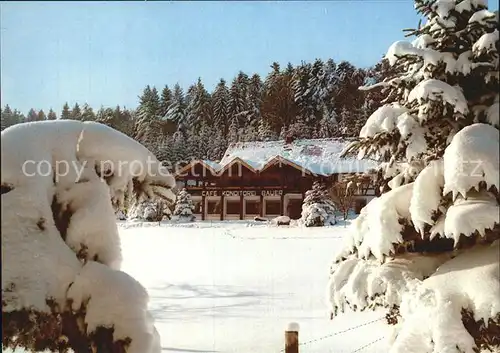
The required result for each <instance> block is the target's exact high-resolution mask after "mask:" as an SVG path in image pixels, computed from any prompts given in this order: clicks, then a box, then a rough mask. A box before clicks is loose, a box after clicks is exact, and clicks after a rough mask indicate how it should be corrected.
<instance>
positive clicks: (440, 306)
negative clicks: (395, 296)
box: [389, 241, 500, 353]
mask: <svg viewBox="0 0 500 353" xmlns="http://www.w3.org/2000/svg"><path fill="white" fill-rule="evenodd" d="M499 245H500V243H499V241H496V242H495V243H493V244H491V245H488V246H484V245H483V246H477V247H476V248H475V249H473V250H469V251H465V252H463V253H462V254H459V255H458V256H456V257H455V258H453V259H451V260H449V261H448V262H445V263H444V264H442V265H441V266H440V267H439V268H438V269H437V271H436V273H434V274H433V275H432V276H430V277H429V278H428V279H426V280H424V281H423V282H422V283H421V284H420V285H417V286H414V287H412V288H411V290H409V291H407V292H406V293H405V294H404V295H403V299H402V303H401V307H400V313H401V316H402V318H401V322H400V323H399V324H398V325H397V326H396V333H395V336H394V342H393V344H392V346H391V350H390V351H389V352H390V353H400V352H419V353H432V352H453V353H464V352H465V353H474V352H476V349H477V348H479V347H478V343H481V342H479V341H480V340H478V342H475V340H474V338H473V337H472V336H471V332H469V331H468V330H467V329H466V327H465V325H464V322H463V319H464V318H463V312H464V310H465V311H466V312H471V313H472V318H473V320H475V321H477V322H482V324H481V326H482V327H483V328H487V327H488V326H489V325H495V324H496V325H497V326H498V325H499V324H500V315H499V313H500V283H499V278H498V266H499V265H500V263H499V260H500V259H499V254H500V247H499ZM478 338H479V335H477V339H478ZM412 347H413V348H412Z"/></svg>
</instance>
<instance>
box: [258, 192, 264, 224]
mask: <svg viewBox="0 0 500 353" xmlns="http://www.w3.org/2000/svg"><path fill="white" fill-rule="evenodd" d="M259 192H260V217H264V195H262V189H261V190H259Z"/></svg>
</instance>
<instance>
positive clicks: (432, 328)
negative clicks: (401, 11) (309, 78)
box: [329, 0, 500, 353]
mask: <svg viewBox="0 0 500 353" xmlns="http://www.w3.org/2000/svg"><path fill="white" fill-rule="evenodd" d="M416 8H417V9H418V10H419V11H420V12H421V13H422V14H424V15H425V16H426V17H427V22H426V23H425V25H423V26H422V27H421V28H419V29H418V30H415V31H414V32H413V34H414V35H416V36H417V38H416V40H415V41H414V42H413V43H408V42H396V43H394V44H393V45H392V46H391V47H390V48H389V50H388V53H387V58H388V59H389V61H390V63H391V64H392V65H394V66H395V72H399V73H400V74H398V75H397V76H395V77H392V78H388V79H386V80H385V81H384V82H382V83H381V84H378V86H379V87H380V86H383V87H384V90H385V93H386V94H387V99H386V103H387V104H386V105H384V106H382V107H381V108H379V109H378V110H377V111H375V112H374V113H373V114H372V115H371V116H370V117H369V119H368V121H367V122H366V124H365V126H364V127H363V128H362V129H361V132H360V138H359V139H358V140H357V141H355V142H353V143H352V144H351V145H350V146H349V147H348V149H347V150H346V153H357V154H358V156H359V157H360V158H363V157H370V158H375V159H378V160H379V161H380V162H382V163H381V170H380V171H381V173H380V174H381V176H382V177H384V178H385V180H386V182H385V185H384V188H383V189H382V191H383V194H382V195H381V196H380V197H378V198H375V199H373V200H372V201H371V202H370V203H368V205H367V206H366V207H365V208H363V209H362V211H361V214H360V215H359V217H358V218H357V219H356V220H355V221H354V222H353V224H352V232H351V233H350V236H348V237H346V238H345V241H346V242H345V246H344V247H343V248H342V250H341V251H340V252H339V253H338V254H337V256H336V257H335V260H334V263H333V265H332V267H331V276H330V282H329V300H330V304H331V307H330V309H331V312H332V315H336V314H338V312H341V311H343V310H344V309H345V308H351V309H354V310H358V309H359V310H363V309H365V308H370V307H375V306H384V307H387V308H389V309H390V310H391V311H390V314H389V315H388V322H389V323H390V324H396V325H395V330H394V335H393V336H392V338H391V347H390V350H389V351H390V352H391V353H399V352H421V353H434V352H445V351H446V352H457V353H458V352H462V353H465V352H466V353H472V352H479V351H482V352H483V351H484V352H486V351H498V349H500V340H499V339H498V332H499V330H500V283H499V277H498V267H499V265H500V264H499V250H500V241H499V240H498V239H499V238H500V226H499V222H500V219H499V218H500V217H499V211H500V208H499V193H498V190H499V186H500V185H499V184H500V181H499V177H500V176H499V130H498V101H499V98H498V96H499V93H498V84H499V73H498V69H499V65H498V49H499V43H498V31H497V26H498V16H497V14H495V13H492V12H489V11H488V10H487V8H486V4H485V2H484V1H483V0H463V1H454V0H447V1H433V0H416ZM493 110H495V111H496V113H493Z"/></svg>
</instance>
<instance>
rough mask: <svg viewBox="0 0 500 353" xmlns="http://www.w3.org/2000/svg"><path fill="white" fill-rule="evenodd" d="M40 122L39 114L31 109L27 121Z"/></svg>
mask: <svg viewBox="0 0 500 353" xmlns="http://www.w3.org/2000/svg"><path fill="white" fill-rule="evenodd" d="M37 120H38V114H37V112H36V111H35V109H33V108H31V109H30V110H29V111H28V115H27V116H26V121H37Z"/></svg>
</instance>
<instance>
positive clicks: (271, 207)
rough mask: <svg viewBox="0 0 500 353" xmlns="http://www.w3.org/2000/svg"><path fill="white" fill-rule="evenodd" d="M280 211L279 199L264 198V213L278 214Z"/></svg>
mask: <svg viewBox="0 0 500 353" xmlns="http://www.w3.org/2000/svg"><path fill="white" fill-rule="evenodd" d="M280 213H281V201H280V200H266V215H279V214H280Z"/></svg>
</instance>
